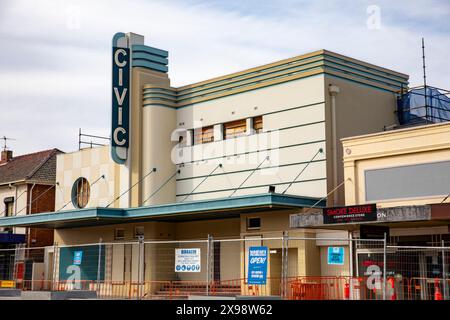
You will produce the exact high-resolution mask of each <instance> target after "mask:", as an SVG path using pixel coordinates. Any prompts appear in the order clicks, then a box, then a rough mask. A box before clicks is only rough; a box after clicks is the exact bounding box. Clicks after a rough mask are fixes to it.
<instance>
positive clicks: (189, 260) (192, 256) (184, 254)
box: [175, 248, 201, 272]
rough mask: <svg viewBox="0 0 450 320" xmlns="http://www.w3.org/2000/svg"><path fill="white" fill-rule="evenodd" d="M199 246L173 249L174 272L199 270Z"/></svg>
mask: <svg viewBox="0 0 450 320" xmlns="http://www.w3.org/2000/svg"><path fill="white" fill-rule="evenodd" d="M200 271H201V258H200V248H195V249H189V248H186V249H175V272H200Z"/></svg>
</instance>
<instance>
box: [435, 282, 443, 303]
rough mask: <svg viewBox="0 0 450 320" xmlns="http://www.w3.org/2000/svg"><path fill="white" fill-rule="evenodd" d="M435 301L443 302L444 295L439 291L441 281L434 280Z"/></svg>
mask: <svg viewBox="0 0 450 320" xmlns="http://www.w3.org/2000/svg"><path fill="white" fill-rule="evenodd" d="M434 300H442V293H441V290H440V289H439V279H435V280H434Z"/></svg>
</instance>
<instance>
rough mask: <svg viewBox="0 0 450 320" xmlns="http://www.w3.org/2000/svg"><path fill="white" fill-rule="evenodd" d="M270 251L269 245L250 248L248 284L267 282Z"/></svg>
mask: <svg viewBox="0 0 450 320" xmlns="http://www.w3.org/2000/svg"><path fill="white" fill-rule="evenodd" d="M268 252H269V249H268V248H267V247H250V248H249V249H248V284H266V282H267V258H268Z"/></svg>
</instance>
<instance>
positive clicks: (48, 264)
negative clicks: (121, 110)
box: [0, 234, 450, 300]
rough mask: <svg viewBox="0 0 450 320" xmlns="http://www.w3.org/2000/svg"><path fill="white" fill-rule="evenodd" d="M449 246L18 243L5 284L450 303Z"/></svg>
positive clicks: (128, 294)
mask: <svg viewBox="0 0 450 320" xmlns="http://www.w3.org/2000/svg"><path fill="white" fill-rule="evenodd" d="M449 251H450V247H445V246H444V245H443V244H442V246H440V247H412V246H409V247H408V246H392V245H387V243H386V240H384V239H383V240H361V239H346V238H315V237H311V238H303V237H292V236H288V235H287V234H285V235H284V236H282V237H263V236H251V237H246V238H242V239H215V238H212V237H209V238H208V239H201V240H183V241H181V240H180V241H178V240H173V241H144V240H143V239H139V240H135V241H127V242H114V243H102V242H100V243H95V244H83V245H61V246H58V245H55V246H51V247H45V248H23V247H17V248H15V249H2V250H0V286H1V287H14V288H17V289H21V290H33V291H61V290H63V291H69V290H89V291H95V292H96V293H97V297H98V298H100V299H136V300H142V299H187V298H189V297H191V298H192V297H193V296H215V297H236V296H255V297H258V296H273V297H278V298H280V299H292V300H343V299H345V300H382V299H386V300H441V299H450V295H449V287H450V282H449V277H448V276H449V267H448V266H449V264H450V260H449V259H450V258H449Z"/></svg>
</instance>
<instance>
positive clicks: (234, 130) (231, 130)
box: [223, 119, 247, 139]
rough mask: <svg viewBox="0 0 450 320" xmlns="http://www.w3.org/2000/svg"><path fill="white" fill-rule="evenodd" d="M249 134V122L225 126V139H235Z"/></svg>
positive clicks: (239, 121) (233, 122)
mask: <svg viewBox="0 0 450 320" xmlns="http://www.w3.org/2000/svg"><path fill="white" fill-rule="evenodd" d="M246 132H247V120H246V119H242V120H237V121H231V122H228V123H224V124H223V138H224V139H233V138H237V137H241V136H244V135H245V134H246Z"/></svg>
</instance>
